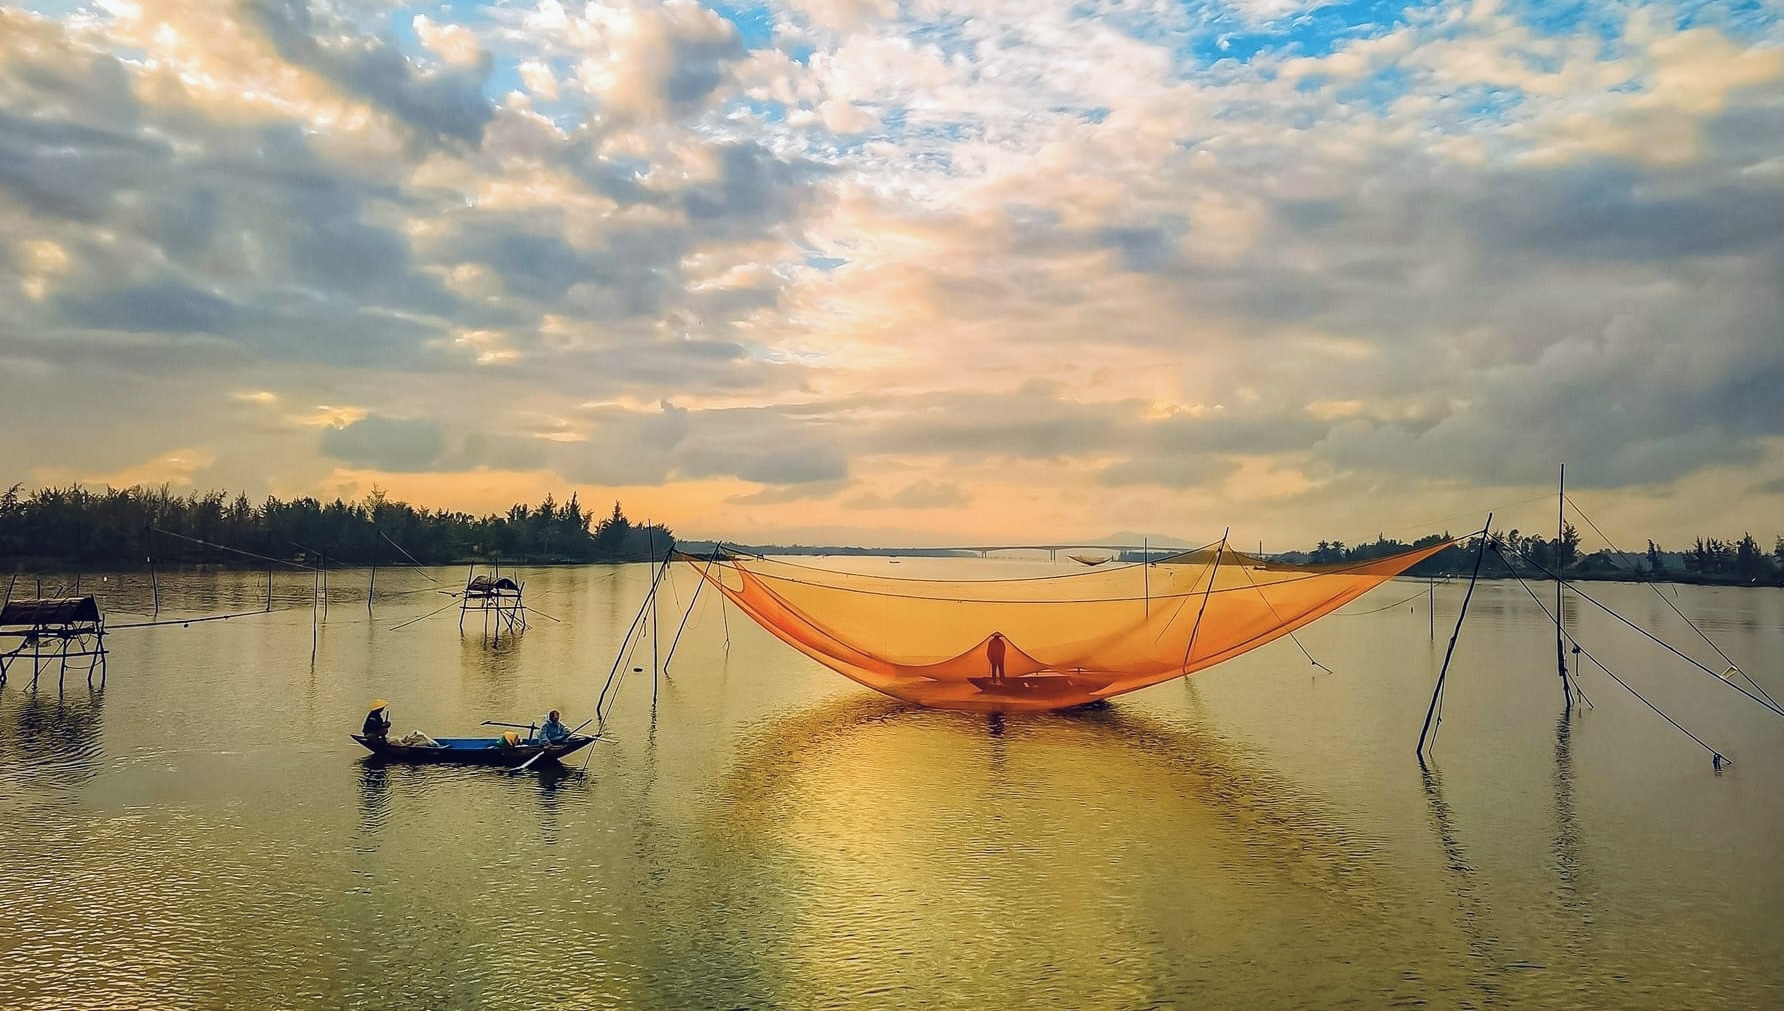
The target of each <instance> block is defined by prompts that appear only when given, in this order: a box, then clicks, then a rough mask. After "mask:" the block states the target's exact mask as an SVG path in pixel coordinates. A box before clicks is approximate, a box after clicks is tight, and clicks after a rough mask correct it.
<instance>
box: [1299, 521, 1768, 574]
mask: <svg viewBox="0 0 1784 1011" xmlns="http://www.w3.org/2000/svg"><path fill="white" fill-rule="evenodd" d="M1450 536H1451V535H1449V534H1447V533H1443V534H1428V535H1426V536H1424V537H1421V538H1419V539H1418V540H1416V541H1413V542H1412V543H1411V544H1406V543H1403V542H1401V541H1397V540H1393V539H1390V538H1387V537H1382V536H1380V535H1377V537H1376V539H1375V540H1374V541H1373V542H1371V543H1366V544H1358V545H1355V546H1346V545H1345V543H1344V542H1343V541H1320V542H1319V544H1318V546H1316V547H1314V548H1313V549H1312V550H1311V551H1296V552H1289V553H1287V554H1285V555H1283V556H1282V558H1283V560H1285V561H1293V562H1304V563H1307V564H1312V565H1341V564H1346V563H1355V562H1366V561H1369V560H1371V559H1374V558H1381V557H1384V556H1387V555H1393V554H1399V553H1401V552H1405V551H1413V550H1416V549H1418V548H1425V547H1430V546H1431V545H1434V544H1438V543H1441V542H1443V541H1446V540H1448V539H1449V538H1450ZM1494 549H1496V550H1494ZM1473 568H1474V552H1473V551H1472V550H1471V549H1469V548H1467V547H1464V546H1461V545H1452V546H1450V547H1447V548H1444V549H1443V550H1442V551H1439V552H1437V553H1436V554H1434V555H1432V556H1431V557H1430V558H1427V559H1425V560H1424V561H1422V562H1419V563H1418V564H1417V565H1415V566H1413V567H1412V568H1410V569H1408V570H1407V574H1408V575H1412V576H1449V575H1467V574H1468V573H1469V572H1471V571H1473ZM1480 572H1481V575H1482V576H1483V577H1486V578H1491V579H1503V578H1509V577H1511V576H1513V575H1518V576H1522V577H1524V578H1526V579H1532V578H1535V579H1546V578H1548V574H1550V573H1553V574H1557V575H1561V576H1564V577H1566V578H1568V579H1587V580H1614V579H1653V580H1660V581H1666V582H1677V583H1716V584H1726V585H1754V584H1758V585H1762V586H1784V535H1779V536H1778V537H1777V538H1776V540H1775V542H1774V543H1773V545H1772V548H1771V550H1770V551H1767V550H1766V549H1765V547H1764V546H1763V545H1761V544H1760V543H1759V541H1758V540H1756V539H1755V538H1754V537H1753V535H1752V534H1750V533H1744V534H1742V535H1741V537H1740V539H1739V540H1727V541H1725V540H1722V539H1720V538H1716V537H1699V538H1697V539H1696V541H1695V542H1694V543H1693V544H1692V546H1691V547H1689V548H1685V549H1683V550H1678V551H1668V550H1667V549H1666V548H1663V547H1661V546H1660V545H1659V544H1657V543H1655V542H1654V541H1649V542H1648V548H1647V550H1646V551H1645V552H1642V553H1640V554H1636V553H1634V552H1619V551H1613V550H1612V549H1610V548H1601V549H1599V550H1598V551H1594V552H1590V553H1586V552H1582V551H1581V550H1580V534H1579V531H1578V530H1576V529H1574V526H1573V524H1571V523H1566V524H1563V525H1562V528H1561V536H1560V537H1549V538H1544V537H1542V536H1539V535H1535V534H1531V535H1525V534H1523V533H1522V532H1520V531H1518V530H1515V529H1514V530H1510V531H1504V532H1500V533H1495V534H1494V535H1493V548H1491V549H1489V550H1488V551H1487V554H1486V557H1485V558H1484V559H1483V560H1482V562H1481V569H1480Z"/></svg>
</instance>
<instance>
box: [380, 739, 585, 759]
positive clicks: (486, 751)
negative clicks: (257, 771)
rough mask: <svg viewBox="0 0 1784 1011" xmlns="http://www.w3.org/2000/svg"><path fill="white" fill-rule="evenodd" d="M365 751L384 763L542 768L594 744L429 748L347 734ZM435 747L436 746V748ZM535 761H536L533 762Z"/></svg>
mask: <svg viewBox="0 0 1784 1011" xmlns="http://www.w3.org/2000/svg"><path fill="white" fill-rule="evenodd" d="M349 736H351V737H352V738H353V739H354V740H356V741H358V742H359V743H360V744H362V745H364V746H365V748H366V750H368V751H370V752H371V753H372V754H374V755H376V756H378V757H379V758H382V759H384V760H385V761H387V762H444V763H451V764H455V765H503V766H517V765H524V764H527V763H529V762H531V763H532V764H534V765H542V764H544V763H546V762H556V761H560V760H561V759H563V757H564V756H565V755H568V754H572V753H574V752H577V751H581V750H582V749H583V748H586V747H588V746H589V745H591V744H593V743H595V738H593V737H591V736H588V735H586V734H572V735H570V737H569V738H568V739H566V740H564V741H563V742H562V743H560V744H526V743H521V744H510V743H508V741H507V740H506V739H505V738H501V737H439V738H433V739H432V740H433V744H398V743H396V742H395V741H374V740H371V739H369V738H365V737H361V736H360V735H358V734H351V735H349ZM436 745H437V746H436ZM534 759H537V761H534Z"/></svg>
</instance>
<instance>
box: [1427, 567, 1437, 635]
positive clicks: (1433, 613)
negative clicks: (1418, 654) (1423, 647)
mask: <svg viewBox="0 0 1784 1011" xmlns="http://www.w3.org/2000/svg"><path fill="white" fill-rule="evenodd" d="M1425 617H1427V618H1429V619H1430V624H1431V641H1432V642H1436V641H1437V579H1436V577H1434V576H1426V577H1425Z"/></svg>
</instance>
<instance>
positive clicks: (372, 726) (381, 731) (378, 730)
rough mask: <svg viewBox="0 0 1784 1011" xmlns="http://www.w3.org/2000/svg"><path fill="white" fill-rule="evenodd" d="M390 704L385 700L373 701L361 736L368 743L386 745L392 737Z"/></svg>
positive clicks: (366, 715)
mask: <svg viewBox="0 0 1784 1011" xmlns="http://www.w3.org/2000/svg"><path fill="white" fill-rule="evenodd" d="M389 710H390V703H388V702H386V701H384V700H383V699H373V700H372V710H371V712H369V713H366V714H365V729H364V730H363V731H362V732H361V735H362V736H363V737H365V739H366V740H368V741H375V742H377V743H379V744H383V743H384V739H385V738H386V737H388V736H390V711H389Z"/></svg>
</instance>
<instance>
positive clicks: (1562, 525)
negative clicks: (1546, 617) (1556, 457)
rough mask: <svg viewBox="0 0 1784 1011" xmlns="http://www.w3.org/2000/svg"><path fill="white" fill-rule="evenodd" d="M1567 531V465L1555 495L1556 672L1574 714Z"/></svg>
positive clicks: (1568, 709)
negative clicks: (1564, 548) (1565, 618)
mask: <svg viewBox="0 0 1784 1011" xmlns="http://www.w3.org/2000/svg"><path fill="white" fill-rule="evenodd" d="M1566 530H1567V464H1565V463H1564V464H1562V465H1561V482H1560V485H1559V486H1558V490H1557V491H1556V493H1555V671H1556V673H1558V674H1559V675H1560V676H1561V699H1562V702H1563V708H1562V712H1563V713H1571V712H1573V692H1572V691H1570V690H1569V689H1568V685H1567V648H1566V646H1565V645H1564V644H1563V643H1562V632H1561V591H1562V589H1563V588H1564V587H1565V586H1566V584H1565V583H1563V582H1562V581H1561V539H1562V537H1563V536H1565V534H1566Z"/></svg>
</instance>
